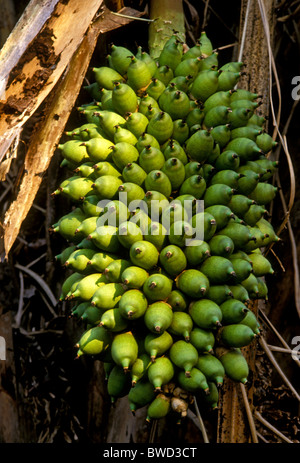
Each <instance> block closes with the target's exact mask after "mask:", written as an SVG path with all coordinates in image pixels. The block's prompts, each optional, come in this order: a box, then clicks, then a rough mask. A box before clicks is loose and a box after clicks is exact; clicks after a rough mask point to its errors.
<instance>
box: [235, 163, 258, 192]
mask: <svg viewBox="0 0 300 463" xmlns="http://www.w3.org/2000/svg"><path fill="white" fill-rule="evenodd" d="M237 171H238V172H239V173H240V174H242V175H241V177H240V178H239V179H238V185H237V192H238V193H239V194H242V195H246V196H247V195H249V194H250V193H252V191H253V190H254V189H255V187H256V185H257V184H258V182H259V180H260V177H261V176H260V174H257V173H256V172H253V170H249V169H246V168H241V169H240V168H239V169H238V170H237Z"/></svg>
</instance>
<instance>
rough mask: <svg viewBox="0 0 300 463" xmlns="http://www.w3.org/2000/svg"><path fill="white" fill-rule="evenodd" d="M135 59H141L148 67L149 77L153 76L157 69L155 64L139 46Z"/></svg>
mask: <svg viewBox="0 0 300 463" xmlns="http://www.w3.org/2000/svg"><path fill="white" fill-rule="evenodd" d="M136 57H137V58H138V59H141V60H142V61H144V62H145V63H146V64H147V65H148V67H149V69H150V71H151V75H154V74H155V71H156V69H157V65H156V62H155V60H154V59H153V58H152V57H151V56H150V54H149V53H147V52H146V51H145V50H143V49H142V47H141V46H139V47H138V48H137V53H136Z"/></svg>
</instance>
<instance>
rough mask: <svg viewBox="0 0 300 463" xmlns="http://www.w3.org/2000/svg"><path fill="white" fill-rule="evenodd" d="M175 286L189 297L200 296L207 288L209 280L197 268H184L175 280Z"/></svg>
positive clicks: (202, 295) (203, 294)
mask: <svg viewBox="0 0 300 463" xmlns="http://www.w3.org/2000/svg"><path fill="white" fill-rule="evenodd" d="M175 282H176V286H177V288H178V289H179V290H180V291H182V292H183V293H184V294H186V295H187V296H190V297H191V298H195V299H197V298H202V297H204V296H205V294H206V292H207V291H208V289H209V280H208V278H207V276H206V275H204V273H203V272H201V271H199V270H197V269H186V270H184V271H183V272H182V273H180V274H179V275H178V277H177V278H176V280H175Z"/></svg>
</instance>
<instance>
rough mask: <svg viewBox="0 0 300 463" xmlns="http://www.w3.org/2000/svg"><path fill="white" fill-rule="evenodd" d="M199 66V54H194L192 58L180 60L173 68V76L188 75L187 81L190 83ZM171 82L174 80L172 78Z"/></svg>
mask: <svg viewBox="0 0 300 463" xmlns="http://www.w3.org/2000/svg"><path fill="white" fill-rule="evenodd" d="M201 66H202V60H201V57H200V56H195V57H192V58H188V59H185V60H182V61H181V62H180V63H179V64H178V65H177V66H176V68H175V70H174V76H175V78H178V77H183V78H186V77H187V76H188V77H189V82H190V83H191V82H193V81H194V80H195V78H196V77H197V75H198V73H199V72H200V70H201ZM171 82H174V79H172V80H171Z"/></svg>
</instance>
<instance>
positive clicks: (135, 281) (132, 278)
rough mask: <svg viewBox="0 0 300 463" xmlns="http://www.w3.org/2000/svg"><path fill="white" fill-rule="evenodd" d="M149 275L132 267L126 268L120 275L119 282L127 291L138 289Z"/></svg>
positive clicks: (139, 268) (138, 268)
mask: <svg viewBox="0 0 300 463" xmlns="http://www.w3.org/2000/svg"><path fill="white" fill-rule="evenodd" d="M148 276H149V273H148V272H147V271H146V270H145V269H143V268H141V267H137V266H134V265H131V266H130V267H127V268H126V269H125V270H124V271H123V272H122V275H121V280H122V283H123V284H124V285H126V286H127V287H128V288H129V289H140V288H142V286H143V284H144V283H145V281H146V279H147V278H148Z"/></svg>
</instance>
